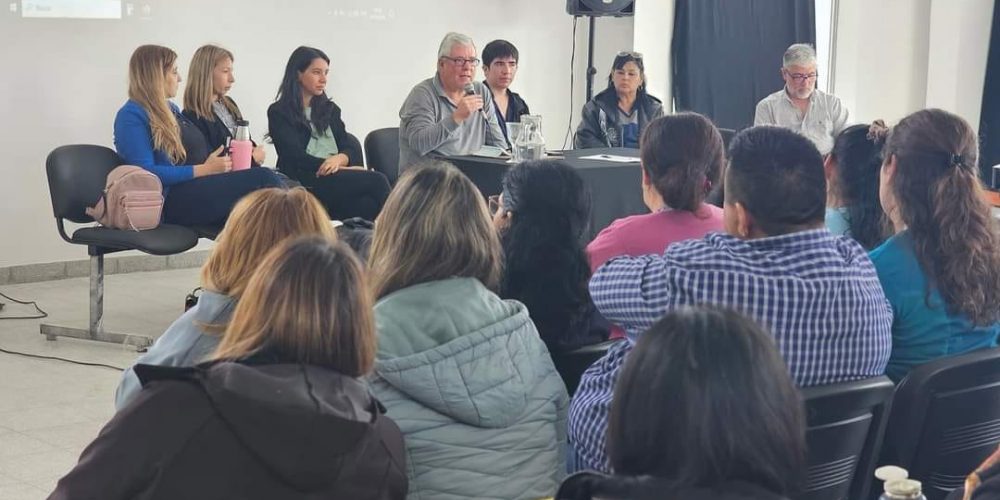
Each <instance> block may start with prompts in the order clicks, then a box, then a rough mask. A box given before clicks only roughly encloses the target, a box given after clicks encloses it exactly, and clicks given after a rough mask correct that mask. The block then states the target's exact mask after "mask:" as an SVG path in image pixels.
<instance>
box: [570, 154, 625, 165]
mask: <svg viewBox="0 0 1000 500" xmlns="http://www.w3.org/2000/svg"><path fill="white" fill-rule="evenodd" d="M580 159H581V160H601V161H613V162H615V163H639V158H637V157H635V156H619V155H590V156H581V157H580Z"/></svg>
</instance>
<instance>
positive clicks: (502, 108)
mask: <svg viewBox="0 0 1000 500" xmlns="http://www.w3.org/2000/svg"><path fill="white" fill-rule="evenodd" d="M519 60H520V55H519V54H518V52H517V47H515V46H514V44H512V43H510V42H508V41H507V40H493V41H492V42H490V43H488V44H486V47H483V76H484V77H485V78H486V82H485V83H486V86H487V87H489V89H490V92H492V93H493V108H494V111H495V112H496V116H497V119H498V120H499V121H500V125H501V126H500V130H501V131H502V132H503V136H504V138H506V139H507V144H508V145H510V146H513V144H514V139H516V137H510V131H508V130H507V127H506V126H505V123H504V122H506V123H519V122H520V121H521V116H523V115H528V114H531V112H530V111H529V110H528V103H526V102H524V99H522V98H521V96H520V95H518V94H517V93H516V92H514V91H512V90H510V85H511V84H512V83H514V76H515V75H517V64H518V61H519Z"/></svg>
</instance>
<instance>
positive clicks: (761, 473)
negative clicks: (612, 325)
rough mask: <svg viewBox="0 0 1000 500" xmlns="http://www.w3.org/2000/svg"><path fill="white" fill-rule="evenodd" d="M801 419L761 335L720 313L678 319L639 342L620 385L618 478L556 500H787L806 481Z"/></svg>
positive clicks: (777, 357)
mask: <svg viewBox="0 0 1000 500" xmlns="http://www.w3.org/2000/svg"><path fill="white" fill-rule="evenodd" d="M803 413H804V412H803V407H802V402H801V399H800V396H799V392H798V390H797V389H796V388H795V385H794V384H793V383H792V381H791V379H790V377H789V376H788V369H787V368H786V366H785V362H784V361H783V360H782V357H781V354H780V353H779V352H778V349H777V347H776V346H775V344H774V340H773V339H772V338H771V336H770V334H768V333H767V332H766V331H765V330H764V329H763V328H761V327H760V326H758V325H757V324H756V323H754V322H753V321H752V320H750V319H749V318H747V317H745V316H743V315H741V314H739V313H736V312H733V311H730V310H727V309H723V308H719V307H707V306H700V307H690V308H682V309H678V310H676V311H672V312H670V313H668V314H667V315H666V316H664V317H663V319H661V320H659V321H658V322H657V323H655V324H654V325H653V326H652V327H650V329H649V330H647V331H646V332H645V333H644V334H643V335H642V336H641V337H640V338H639V341H638V343H637V344H636V346H635V349H634V350H633V351H632V352H631V353H630V354H629V357H628V359H627V360H626V361H625V366H624V368H623V369H622V373H621V376H620V377H619V378H618V382H617V384H616V385H615V395H614V403H613V404H612V407H611V418H610V420H609V422H608V454H609V458H610V461H611V468H612V470H613V471H614V476H611V477H609V476H603V475H599V474H596V473H583V474H577V475H575V476H573V477H571V478H569V479H567V481H566V483H565V484H563V486H562V487H561V488H560V491H559V494H558V495H557V496H556V498H557V500H584V499H586V500H589V499H591V498H602V499H607V500H624V499H628V500H652V499H657V500H702V499H704V500H708V499H712V500H779V499H784V498H787V497H788V496H791V495H792V494H794V493H795V491H796V489H797V487H798V486H799V485H798V481H799V480H800V479H801V478H802V477H803V476H804V472H805V470H804V469H805V447H806V446H805V427H806V424H805V418H804V415H803Z"/></svg>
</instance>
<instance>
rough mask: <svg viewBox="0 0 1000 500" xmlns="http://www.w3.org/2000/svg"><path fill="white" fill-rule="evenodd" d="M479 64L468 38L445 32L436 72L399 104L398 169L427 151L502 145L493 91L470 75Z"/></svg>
mask: <svg viewBox="0 0 1000 500" xmlns="http://www.w3.org/2000/svg"><path fill="white" fill-rule="evenodd" d="M478 66H479V59H478V58H477V57H476V46H475V44H474V43H473V41H472V38H469V37H468V36H466V35H462V34H460V33H448V34H447V35H445V37H444V40H442V41H441V47H440V48H439V49H438V59H437V74H436V75H434V76H433V77H431V78H428V79H426V80H424V81H422V82H420V83H418V84H417V85H416V86H415V87H413V90H411V91H410V95H409V96H407V97H406V101H405V102H403V107H402V108H400V109H399V172H400V173H402V172H404V171H405V170H406V169H407V168H409V167H411V166H413V165H416V164H417V163H420V161H421V160H423V159H424V158H425V157H426V156H427V155H429V154H431V153H436V154H440V155H446V156H457V155H468V154H473V153H475V152H477V151H479V150H480V149H481V148H482V147H483V146H496V147H498V148H503V149H505V148H506V147H507V141H506V140H505V139H504V135H503V130H501V128H500V123H499V121H497V116H496V112H495V111H494V108H495V107H494V106H493V96H492V94H490V91H489V90H488V89H487V88H486V86H485V85H483V84H482V83H479V82H474V81H472V79H473V77H474V76H475V74H476V67H478Z"/></svg>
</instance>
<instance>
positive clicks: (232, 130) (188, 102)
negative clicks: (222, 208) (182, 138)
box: [184, 45, 266, 167]
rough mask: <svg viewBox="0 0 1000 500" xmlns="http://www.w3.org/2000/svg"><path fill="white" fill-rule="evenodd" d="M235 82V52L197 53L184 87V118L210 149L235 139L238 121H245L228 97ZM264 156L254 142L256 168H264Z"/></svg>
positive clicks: (211, 48)
mask: <svg viewBox="0 0 1000 500" xmlns="http://www.w3.org/2000/svg"><path fill="white" fill-rule="evenodd" d="M234 82H236V76H235V74H234V73H233V53H232V52H230V51H228V50H226V49H224V48H222V47H218V46H216V45H203V46H201V47H199V48H198V50H196V51H194V56H192V57H191V65H190V66H189V67H188V79H187V85H186V86H185V87H184V116H185V117H186V118H187V119H188V120H190V121H191V123H193V124H194V125H195V126H196V127H198V130H201V133H202V135H204V136H205V141H206V142H207V143H208V148H209V149H216V148H218V147H219V146H225V145H226V141H227V140H231V139H233V138H234V137H236V122H238V121H241V120H243V113H241V112H240V108H239V107H238V106H236V101H233V98H232V97H229V96H228V95H227V94H228V93H229V89H230V88H232V86H233V83H234ZM265 156H266V152H265V151H264V146H261V145H259V144H256V143H255V144H254V148H253V154H252V158H251V161H252V163H253V166H255V167H259V166H260V165H262V164H263V163H264V158H265Z"/></svg>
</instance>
